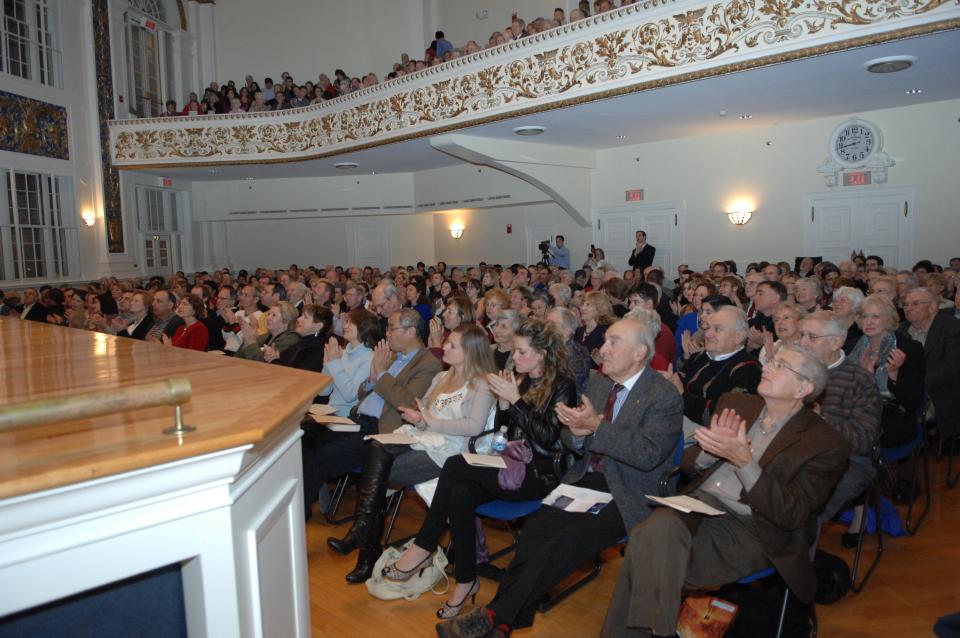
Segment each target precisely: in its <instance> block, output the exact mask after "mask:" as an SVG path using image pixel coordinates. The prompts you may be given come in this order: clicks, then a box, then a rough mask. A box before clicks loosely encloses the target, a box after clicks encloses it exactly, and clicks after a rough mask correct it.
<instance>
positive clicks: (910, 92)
mask: <svg viewBox="0 0 960 638" xmlns="http://www.w3.org/2000/svg"><path fill="white" fill-rule="evenodd" d="M921 93H923V89H907V95H920V94H921Z"/></svg>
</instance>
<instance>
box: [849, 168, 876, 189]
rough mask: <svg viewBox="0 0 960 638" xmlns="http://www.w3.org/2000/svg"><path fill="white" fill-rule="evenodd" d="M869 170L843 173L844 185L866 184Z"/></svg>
mask: <svg viewBox="0 0 960 638" xmlns="http://www.w3.org/2000/svg"><path fill="white" fill-rule="evenodd" d="M870 175H871V173H870V171H859V172H857V173H844V174H843V185H844V186H867V185H868V184H870Z"/></svg>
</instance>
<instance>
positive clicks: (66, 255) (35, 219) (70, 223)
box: [0, 166, 80, 284]
mask: <svg viewBox="0 0 960 638" xmlns="http://www.w3.org/2000/svg"><path fill="white" fill-rule="evenodd" d="M0 179H2V180H3V181H4V184H3V186H2V187H0V281H2V282H4V283H17V284H19V283H28V282H41V281H65V280H70V279H71V278H76V277H78V276H79V274H80V251H79V247H80V236H79V228H78V226H77V223H76V214H75V213H76V210H75V207H74V194H73V177H71V176H69V175H62V174H56V173H47V172H42V171H35V170H21V169H17V168H16V167H7V166H0ZM21 185H22V187H21ZM34 204H36V206H34ZM28 238H29V239H30V241H25V240H26V239H28ZM28 246H29V247H30V248H29V249H28Z"/></svg>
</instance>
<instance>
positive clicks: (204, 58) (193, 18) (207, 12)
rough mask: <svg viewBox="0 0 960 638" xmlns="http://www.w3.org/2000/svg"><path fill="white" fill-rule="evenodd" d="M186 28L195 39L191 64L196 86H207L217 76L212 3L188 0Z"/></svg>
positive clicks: (216, 78)
mask: <svg viewBox="0 0 960 638" xmlns="http://www.w3.org/2000/svg"><path fill="white" fill-rule="evenodd" d="M187 6H188V12H187V30H188V31H189V32H190V35H192V36H193V38H194V41H195V43H196V44H195V46H194V60H193V66H194V69H196V72H195V76H196V78H197V83H198V86H197V88H200V87H205V86H208V85H209V84H210V83H211V82H213V81H214V80H219V78H218V77H217V39H216V30H215V29H214V17H213V9H214V5H213V4H206V3H204V4H201V3H199V2H190V3H189V4H188V5H187Z"/></svg>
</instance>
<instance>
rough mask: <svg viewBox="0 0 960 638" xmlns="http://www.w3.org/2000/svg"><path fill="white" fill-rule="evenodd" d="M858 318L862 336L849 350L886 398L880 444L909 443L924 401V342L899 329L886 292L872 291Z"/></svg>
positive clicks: (893, 445)
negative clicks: (871, 376)
mask: <svg viewBox="0 0 960 638" xmlns="http://www.w3.org/2000/svg"><path fill="white" fill-rule="evenodd" d="M857 321H858V323H859V324H860V329H861V330H863V336H862V337H860V340H859V341H857V344H856V345H855V346H854V347H853V350H852V351H851V352H850V356H851V357H852V358H853V360H854V361H857V362H858V363H860V365H861V366H863V368H864V369H865V370H866V371H867V372H869V373H870V374H872V375H873V377H874V379H875V380H876V382H877V389H878V390H879V392H880V398H881V399H882V401H883V416H882V418H881V420H880V426H881V428H882V429H883V434H882V436H881V439H880V445H881V447H885V448H890V447H899V446H901V445H906V444H907V443H909V442H910V441H912V440H913V439H914V437H915V436H916V423H917V412H918V410H919V409H920V407H921V404H922V402H923V382H924V356H923V346H922V345H920V343H919V342H917V341H916V340H914V339H911V338H910V337H909V336H908V335H907V334H906V333H904V332H903V331H900V330H897V309H896V308H895V307H894V305H893V303H892V302H891V301H890V300H889V299H888V298H887V297H885V296H883V295H870V296H869V297H867V298H866V299H864V300H863V304H862V305H861V306H860V311H859V313H858V317H857Z"/></svg>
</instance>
